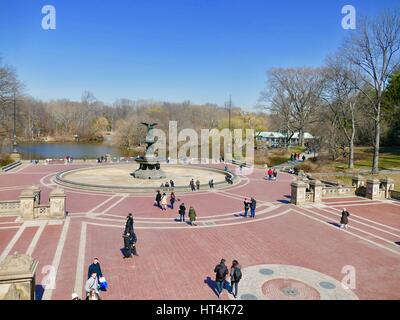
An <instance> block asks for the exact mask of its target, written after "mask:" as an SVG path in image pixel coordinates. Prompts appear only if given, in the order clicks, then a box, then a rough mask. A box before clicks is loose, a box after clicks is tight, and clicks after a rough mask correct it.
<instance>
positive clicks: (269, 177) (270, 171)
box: [268, 168, 273, 180]
mask: <svg viewBox="0 0 400 320" xmlns="http://www.w3.org/2000/svg"><path fill="white" fill-rule="evenodd" d="M272 174H273V171H272V169H271V168H269V170H268V180H271V179H272Z"/></svg>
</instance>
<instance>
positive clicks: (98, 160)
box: [97, 156, 107, 163]
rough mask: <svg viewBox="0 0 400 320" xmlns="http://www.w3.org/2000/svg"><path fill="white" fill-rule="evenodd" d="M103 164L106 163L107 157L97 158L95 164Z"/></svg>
mask: <svg viewBox="0 0 400 320" xmlns="http://www.w3.org/2000/svg"><path fill="white" fill-rule="evenodd" d="M103 162H107V157H105V156H101V157H99V158H97V163H103Z"/></svg>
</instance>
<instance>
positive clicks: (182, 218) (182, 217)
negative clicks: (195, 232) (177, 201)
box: [179, 202, 186, 222]
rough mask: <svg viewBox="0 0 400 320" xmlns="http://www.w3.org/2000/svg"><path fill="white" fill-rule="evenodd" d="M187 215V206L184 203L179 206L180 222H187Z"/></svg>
mask: <svg viewBox="0 0 400 320" xmlns="http://www.w3.org/2000/svg"><path fill="white" fill-rule="evenodd" d="M185 214H186V207H185V204H184V203H183V202H182V204H181V205H180V206H179V222H182V221H183V222H185Z"/></svg>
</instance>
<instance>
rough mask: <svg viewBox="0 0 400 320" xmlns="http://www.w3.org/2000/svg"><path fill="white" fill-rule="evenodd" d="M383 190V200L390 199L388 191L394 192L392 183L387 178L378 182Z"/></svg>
mask: <svg viewBox="0 0 400 320" xmlns="http://www.w3.org/2000/svg"><path fill="white" fill-rule="evenodd" d="M380 182H381V185H382V187H383V189H384V190H385V199H389V198H390V191H391V190H394V181H393V180H392V179H390V178H388V177H386V178H384V179H381V180H380Z"/></svg>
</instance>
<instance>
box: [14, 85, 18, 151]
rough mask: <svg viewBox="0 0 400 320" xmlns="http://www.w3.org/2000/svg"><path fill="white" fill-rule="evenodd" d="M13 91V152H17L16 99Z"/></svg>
mask: <svg viewBox="0 0 400 320" xmlns="http://www.w3.org/2000/svg"><path fill="white" fill-rule="evenodd" d="M15 100H16V99H15V92H14V129H13V153H18V149H17V115H16V101H15Z"/></svg>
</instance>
